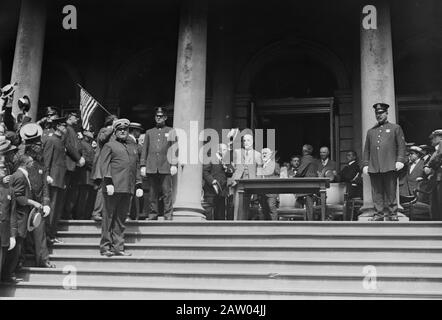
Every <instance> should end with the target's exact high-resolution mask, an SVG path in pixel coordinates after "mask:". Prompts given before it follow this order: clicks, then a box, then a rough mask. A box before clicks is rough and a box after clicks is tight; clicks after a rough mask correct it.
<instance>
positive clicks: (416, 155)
mask: <svg viewBox="0 0 442 320" xmlns="http://www.w3.org/2000/svg"><path fill="white" fill-rule="evenodd" d="M422 156H423V151H422V149H421V148H420V147H417V146H412V147H410V149H409V155H408V159H409V161H408V163H407V165H406V166H405V167H404V169H405V174H404V175H403V176H402V177H401V178H400V180H399V191H400V195H401V196H407V197H409V196H413V195H414V191H415V190H416V189H417V186H418V182H419V181H420V180H422V178H423V176H424V161H423V160H422Z"/></svg>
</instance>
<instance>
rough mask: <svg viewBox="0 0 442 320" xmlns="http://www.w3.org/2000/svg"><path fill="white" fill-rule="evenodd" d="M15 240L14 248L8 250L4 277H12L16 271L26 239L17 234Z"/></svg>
mask: <svg viewBox="0 0 442 320" xmlns="http://www.w3.org/2000/svg"><path fill="white" fill-rule="evenodd" d="M15 241H16V243H15V247H14V249H12V250H11V251H8V253H7V255H6V259H5V264H4V267H3V274H2V278H10V277H12V276H13V275H14V273H15V269H16V268H17V265H18V261H19V259H20V255H21V252H22V250H23V244H24V241H25V239H24V238H22V237H20V236H17V237H16V238H15Z"/></svg>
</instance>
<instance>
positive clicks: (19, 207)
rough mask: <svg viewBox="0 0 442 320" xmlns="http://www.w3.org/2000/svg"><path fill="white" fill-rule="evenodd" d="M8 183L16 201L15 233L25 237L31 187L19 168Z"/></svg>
mask: <svg viewBox="0 0 442 320" xmlns="http://www.w3.org/2000/svg"><path fill="white" fill-rule="evenodd" d="M10 185H11V188H12V189H13V190H14V195H15V199H16V202H17V203H16V213H17V235H18V236H20V237H22V238H25V237H26V232H27V222H28V215H29V212H30V211H31V206H30V205H28V199H32V194H31V188H30V186H29V182H28V180H27V179H26V176H25V175H24V173H23V172H22V171H21V170H17V171H16V172H14V174H12V175H11V180H10Z"/></svg>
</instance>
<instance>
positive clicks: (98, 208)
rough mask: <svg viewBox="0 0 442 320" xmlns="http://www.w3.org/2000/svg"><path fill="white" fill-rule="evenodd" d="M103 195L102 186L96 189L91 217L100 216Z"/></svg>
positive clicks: (102, 207)
mask: <svg viewBox="0 0 442 320" xmlns="http://www.w3.org/2000/svg"><path fill="white" fill-rule="evenodd" d="M103 199H104V197H103V188H100V189H98V190H97V196H96V198H95V203H94V210H93V211H92V217H101V216H102V215H103V210H104V200H103Z"/></svg>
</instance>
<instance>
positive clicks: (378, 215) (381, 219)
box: [369, 214, 384, 221]
mask: <svg viewBox="0 0 442 320" xmlns="http://www.w3.org/2000/svg"><path fill="white" fill-rule="evenodd" d="M369 221H384V216H383V215H381V214H375V215H374V216H373V217H372V218H371V219H370V220H369Z"/></svg>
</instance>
